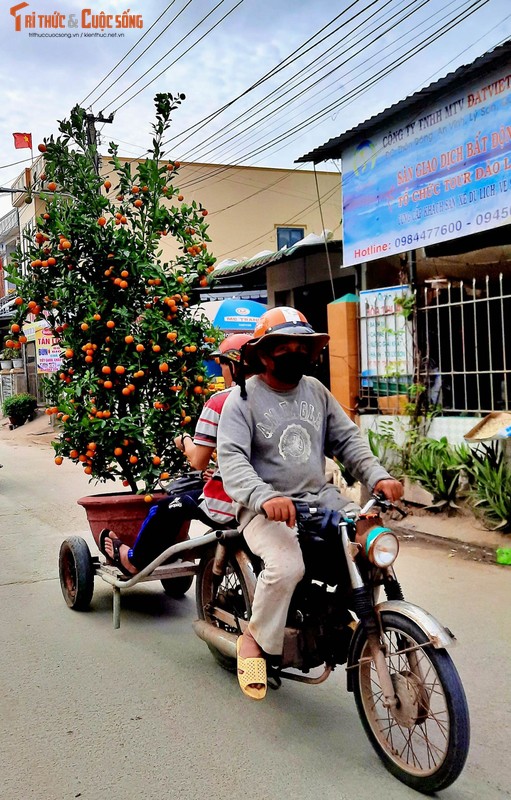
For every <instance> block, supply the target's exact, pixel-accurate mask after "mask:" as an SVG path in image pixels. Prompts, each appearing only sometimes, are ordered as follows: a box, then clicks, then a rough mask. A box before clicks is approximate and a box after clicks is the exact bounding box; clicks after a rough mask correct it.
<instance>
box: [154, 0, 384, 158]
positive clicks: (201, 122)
mask: <svg viewBox="0 0 511 800" xmlns="http://www.w3.org/2000/svg"><path fill="white" fill-rule="evenodd" d="M379 1H380V0H372V2H371V3H369V5H368V6H366V7H365V8H364V9H362V11H361V12H359V13H358V14H356V15H355V16H359V14H361V13H363V12H364V11H366V10H367V9H368V8H370V7H371V6H373V5H375V4H376V3H377V2H379ZM358 2H359V0H355V2H353V3H351V5H349V6H348V8H346V9H344V11H341V13H340V14H337V16H335V17H334V18H333V19H331V20H330V22H328V23H327V24H326V25H324V26H323V27H322V28H320V29H319V31H317V32H316V33H314V34H313V35H312V36H311V37H309V39H307V40H306V41H305V42H303V43H302V44H301V45H300V46H299V47H297V48H296V49H295V50H293V51H292V52H291V53H290V54H289V55H287V56H286V57H285V58H284V59H283V60H282V61H281V62H279V63H278V64H277V65H276V66H275V67H272V69H271V70H269V71H268V72H266V73H265V74H264V75H262V76H261V77H260V78H258V80H257V81H255V83H253V84H251V86H249V87H248V89H245V90H244V91H243V92H241V94H239V95H237V96H236V97H234V98H233V99H232V100H229V102H228V103H225V105H223V106H222V107H221V108H219V109H217V110H216V111H213V112H212V113H211V114H208V116H207V117H203V119H201V120H199V121H198V122H196V123H194V124H193V125H191V126H190V127H189V128H186V129H185V130H184V131H182V132H181V133H180V134H179V136H184V135H185V134H187V133H189V132H190V131H192V130H193V129H194V128H196V130H195V131H194V132H195V133H197V131H199V130H200V129H201V128H203V127H204V126H205V125H206V124H208V123H209V122H212V120H213V119H215V117H217V116H218V115H219V114H221V113H223V112H224V111H226V110H227V109H228V108H230V107H231V106H232V105H234V103H236V102H237V101H238V100H240V99H241V98H242V97H245V96H246V95H247V94H249V93H250V92H251V91H253V90H254V89H256V88H257V87H258V86H261V85H262V84H263V83H265V82H266V81H267V80H269V79H270V78H273V77H275V75H277V74H278V73H279V72H281V71H282V70H283V69H286V68H287V67H289V66H290V65H291V64H292V63H293V62H294V61H296V60H297V59H298V58H302V57H303V56H304V55H305V54H306V53H308V52H309V51H310V50H313V49H314V48H315V47H318V46H319V45H320V44H323V43H324V41H326V39H328V38H329V37H330V36H332V35H333V34H334V33H336V32H337V31H338V30H339V28H340V27H341V26H339V27H338V28H336V29H335V30H334V31H332V32H331V33H329V34H328V35H327V36H325V37H324V38H323V39H322V40H321V41H320V42H316V44H314V45H312V46H311V47H309V48H308V49H307V50H304V51H303V52H300V51H301V50H303V48H304V47H306V46H307V45H308V44H309V43H310V42H312V41H313V40H314V39H315V38H316V37H318V36H319V35H320V34H322V33H323V32H324V31H325V30H326V29H327V28H328V27H330V25H332V24H333V23H334V22H336V21H337V20H338V19H340V18H341V17H342V16H344V14H346V13H347V12H348V11H349V10H350V9H351V8H353V7H354V6H355V5H356V4H357V3H358ZM176 138H178V137H177V136H174V137H172V138H170V139H167V141H166V142H164V143H163V144H164V145H167V144H170V143H171V142H173V141H174V139H176ZM185 141H186V139H185ZM181 143H182V142H177V144H175V145H174V146H175V147H179V145H180V144H181Z"/></svg>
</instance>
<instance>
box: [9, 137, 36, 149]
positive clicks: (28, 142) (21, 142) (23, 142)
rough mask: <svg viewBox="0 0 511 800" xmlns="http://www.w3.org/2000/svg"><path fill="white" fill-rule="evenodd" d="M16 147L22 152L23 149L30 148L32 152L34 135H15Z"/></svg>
mask: <svg viewBox="0 0 511 800" xmlns="http://www.w3.org/2000/svg"><path fill="white" fill-rule="evenodd" d="M12 135H13V136H14V147H15V148H16V150H20V148H22V147H30V149H31V150H32V134H31V133H13V134H12Z"/></svg>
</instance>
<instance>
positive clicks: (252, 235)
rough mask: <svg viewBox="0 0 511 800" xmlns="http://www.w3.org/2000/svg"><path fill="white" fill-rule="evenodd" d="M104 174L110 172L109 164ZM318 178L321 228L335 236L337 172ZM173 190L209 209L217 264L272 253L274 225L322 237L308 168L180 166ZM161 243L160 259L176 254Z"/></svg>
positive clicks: (320, 174)
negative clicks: (229, 259)
mask: <svg viewBox="0 0 511 800" xmlns="http://www.w3.org/2000/svg"><path fill="white" fill-rule="evenodd" d="M103 172H104V173H107V172H108V164H105V165H104V167H103ZM317 178H318V187H319V195H320V198H321V206H322V212H323V221H324V225H325V227H326V228H327V229H329V230H331V231H333V232H334V233H337V234H338V235H339V234H340V219H341V194H340V178H339V174H338V173H337V172H336V173H333V172H318V173H317ZM176 186H178V187H179V189H180V190H181V193H182V195H183V196H184V202H186V203H191V202H192V201H193V200H195V201H196V202H200V203H202V205H203V207H204V208H206V209H207V210H208V212H209V214H208V217H207V220H206V221H207V223H208V224H209V230H208V234H209V236H210V238H211V240H212V244H211V246H210V249H211V251H212V253H213V254H214V255H215V256H216V258H217V260H218V261H219V262H220V261H223V260H224V259H228V258H236V259H238V260H242V259H243V258H250V257H251V256H254V255H255V254H256V253H259V252H261V251H262V250H270V251H272V252H274V251H275V250H277V227H302V228H304V235H305V236H307V234H309V233H321V230H322V227H323V226H322V223H321V214H320V211H319V207H318V200H317V191H316V182H315V177H314V172H313V171H311V170H307V171H306V170H285V169H270V168H263V167H233V166H229V167H225V166H222V165H218V164H183V165H182V166H181V167H180V169H179V174H178V177H177V180H176ZM174 203H176V200H175V199H174ZM162 245H163V258H164V259H167V258H170V257H171V256H172V254H173V253H175V252H176V251H175V248H173V247H172V242H171V240H170V239H167V240H166V239H162Z"/></svg>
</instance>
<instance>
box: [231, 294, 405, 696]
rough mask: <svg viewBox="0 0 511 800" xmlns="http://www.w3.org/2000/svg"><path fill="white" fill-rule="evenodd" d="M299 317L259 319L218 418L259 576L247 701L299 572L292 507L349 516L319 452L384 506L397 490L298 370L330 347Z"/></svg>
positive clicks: (256, 691)
mask: <svg viewBox="0 0 511 800" xmlns="http://www.w3.org/2000/svg"><path fill="white" fill-rule="evenodd" d="M329 338H330V337H329V336H328V334H324V333H316V332H315V331H314V330H313V328H312V327H311V326H310V325H309V323H308V322H307V320H306V318H305V317H304V316H303V314H301V313H300V312H299V311H297V310H296V309H293V308H289V307H279V308H273V309H270V310H269V311H267V312H266V313H265V314H263V315H262V317H261V318H260V320H259V322H258V324H257V325H256V328H255V330H254V336H253V338H252V339H251V341H249V342H247V344H246V345H245V346H244V347H243V350H242V356H243V358H244V359H245V361H246V364H247V368H248V370H250V372H252V373H254V375H253V377H251V378H250V379H249V380H247V381H246V382H245V381H244V380H243V379H241V380H240V381H239V383H240V384H241V385H239V386H238V387H235V389H233V391H232V392H231V394H230V396H229V399H228V400H227V402H226V404H225V408H224V412H223V414H222V417H221V419H220V424H219V430H218V459H219V466H220V470H221V472H222V477H223V480H224V486H225V488H226V491H227V493H228V494H229V496H230V497H232V498H233V500H235V501H236V503H237V508H238V520H239V523H240V526H241V528H242V529H243V533H244V536H245V539H246V541H247V544H248V546H249V547H250V549H251V550H252V552H253V553H254V554H255V555H257V556H259V557H260V558H261V559H262V561H263V563H264V569H263V570H262V572H261V573H260V575H259V577H258V581H257V585H256V590H255V595H254V601H253V604H252V616H251V619H250V623H249V625H248V628H247V629H246V631H245V633H244V634H243V635H242V636H240V637H239V639H238V643H237V653H238V681H239V684H240V687H241V690H242V691H243V693H244V694H246V695H247V696H248V697H251V698H252V699H255V700H261V699H263V698H264V696H265V694H266V684H267V678H266V660H265V659H266V657H267V656H268V657H271V659H272V661H273V660H274V659H275V658H278V657H279V656H280V655H281V653H282V646H283V639H284V628H285V624H286V617H287V611H288V608H289V603H290V600H291V597H292V595H293V592H294V589H295V587H296V585H297V584H298V582H299V581H300V580H301V578H302V576H303V574H304V563H303V557H302V553H301V549H300V545H299V543H298V537H297V529H296V525H295V523H296V511H295V506H294V503H293V501H294V500H302V501H305V502H307V503H309V504H311V505H314V506H318V507H322V508H331V509H334V510H341V509H344V510H346V511H348V510H350V509H353V508H354V507H355V506H354V504H352V503H350V502H349V501H348V500H347V498H345V497H343V496H342V495H341V494H340V492H339V490H338V489H337V487H335V486H333V485H331V484H328V483H327V482H326V478H325V455H330V456H335V457H336V458H338V459H339V460H340V461H341V462H342V463H343V464H344V465H345V466H346V468H347V469H348V470H349V472H350V473H351V474H352V475H354V477H356V478H357V479H359V480H361V481H362V482H363V483H364V484H366V485H367V486H368V488H369V489H370V490H371V491H376V492H382V493H383V494H384V495H385V497H386V498H387V499H389V500H397V499H399V497H401V495H402V493H403V488H402V486H401V484H400V483H399V481H397V480H395V479H394V478H392V477H391V475H389V473H388V472H387V471H386V470H385V469H384V468H383V467H382V466H381V464H380V463H379V461H378V460H377V459H376V458H375V457H374V456H373V455H372V453H371V450H370V448H369V446H368V444H367V443H366V441H365V440H364V439H363V437H362V435H361V434H360V431H359V429H358V427H357V426H356V425H355V424H354V423H353V422H352V421H351V420H350V419H349V417H348V416H347V415H346V414H345V413H344V411H343V410H342V408H341V406H340V405H339V404H338V402H337V401H336V400H335V398H334V397H333V396H332V395H331V394H330V392H329V391H328V390H327V389H326V388H325V387H324V386H323V385H322V384H321V383H320V382H319V381H318V380H316V379H315V378H313V377H310V376H306V375H304V373H305V372H306V371H307V370H308V369H310V368H311V366H312V365H313V364H314V363H315V362H316V361H317V359H318V358H319V355H320V353H321V351H322V350H323V348H324V347H325V346H326V345H327V343H328V341H329Z"/></svg>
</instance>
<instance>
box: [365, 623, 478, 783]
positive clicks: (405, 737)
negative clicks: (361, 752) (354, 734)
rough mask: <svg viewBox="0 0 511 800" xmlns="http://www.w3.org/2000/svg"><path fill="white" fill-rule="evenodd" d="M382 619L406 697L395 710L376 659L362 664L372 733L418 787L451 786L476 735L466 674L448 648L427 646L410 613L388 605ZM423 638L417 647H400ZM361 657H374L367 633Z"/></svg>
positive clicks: (394, 675)
mask: <svg viewBox="0 0 511 800" xmlns="http://www.w3.org/2000/svg"><path fill="white" fill-rule="evenodd" d="M381 622H382V628H383V644H384V646H385V648H386V661H387V665H388V668H389V671H390V676H391V679H392V683H393V685H394V689H395V692H396V695H397V696H398V699H399V704H398V707H397V708H396V709H395V710H394V711H391V710H389V709H386V708H385V707H384V706H383V703H382V690H381V686H380V682H379V679H378V675H377V673H376V669H375V667H374V663H373V662H372V661H365V662H363V663H361V664H358V667H357V668H356V669H355V670H354V671H355V681H354V687H353V688H354V694H355V701H356V704H357V709H358V713H359V715H360V718H361V720H362V724H363V726H364V729H365V732H366V734H367V736H368V737H369V740H370V742H371V744H372V745H373V747H374V749H375V750H376V752H377V754H378V755H379V757H380V758H381V760H382V761H383V763H384V764H385V766H386V768H387V769H388V770H389V772H391V773H392V774H393V775H394V776H395V777H396V778H398V779H399V780H400V781H402V782H403V783H405V784H407V785H408V786H411V787H412V788H413V789H415V790H416V791H419V792H426V793H430V792H435V791H439V790H440V789H445V788H446V787H447V786H450V785H451V784H452V783H453V782H454V781H455V780H456V778H457V777H458V776H459V774H460V773H461V771H462V769H463V767H464V765H465V761H466V758H467V755H468V747H469V741H470V722H469V714H468V707H467V701H466V697H465V692H464V690H463V685H462V683H461V680H460V677H459V675H458V673H457V671H456V668H455V666H454V664H453V662H452V660H451V657H450V656H449V654H448V653H447V652H446V651H445V650H444V649H439V650H436V649H435V648H434V647H433V646H432V645H426V643H427V637H426V635H425V634H424V632H423V631H422V630H421V629H420V628H419V627H418V626H417V625H416V624H415V623H414V622H412V621H411V620H410V619H408V618H407V617H404V616H402V615H401V614H398V613H394V612H391V611H384V612H383V613H382V615H381ZM417 645H418V646H419V647H418V649H416V650H412V651H411V652H410V653H402V652H400V651H403V650H404V649H407V648H414V647H416V646H417ZM421 645H426V646H425V647H422V646H421ZM354 656H355V660H356V661H358V660H359V659H360V658H368V657H369V656H370V652H369V644H368V642H367V639H366V638H365V637H364V636H361V637H360V640H359V643H358V647H357V652H356V653H354Z"/></svg>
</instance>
